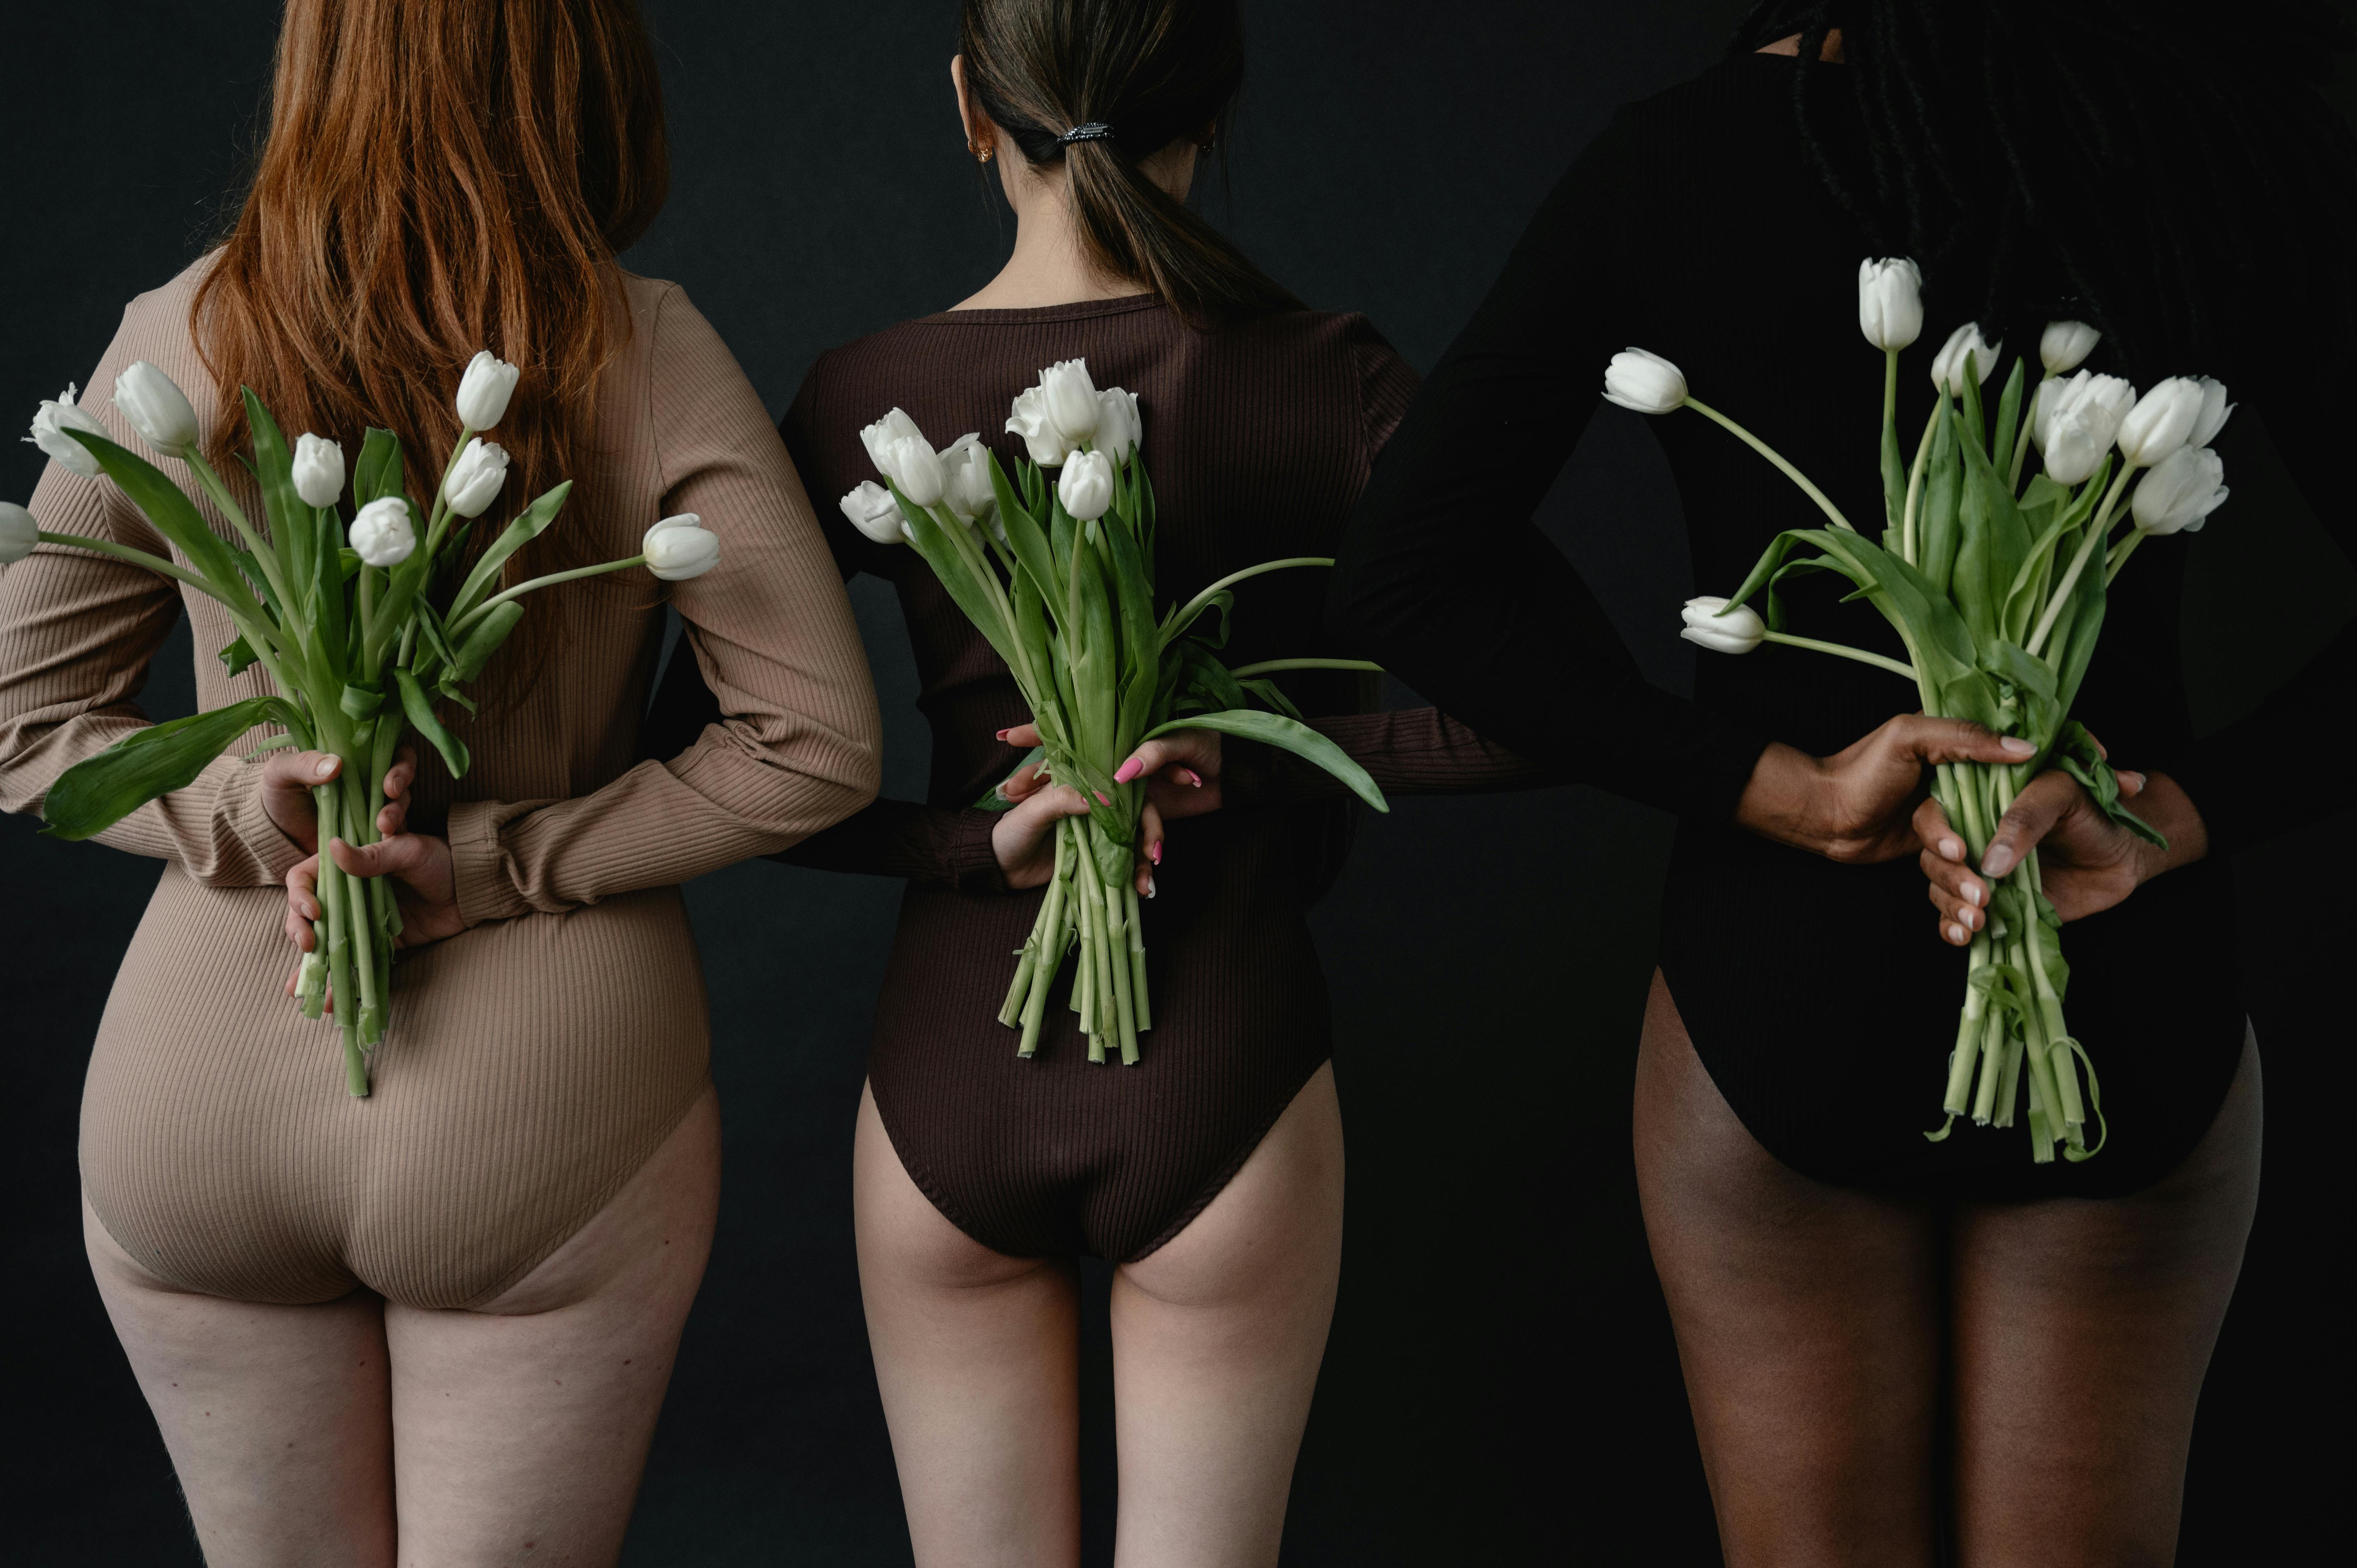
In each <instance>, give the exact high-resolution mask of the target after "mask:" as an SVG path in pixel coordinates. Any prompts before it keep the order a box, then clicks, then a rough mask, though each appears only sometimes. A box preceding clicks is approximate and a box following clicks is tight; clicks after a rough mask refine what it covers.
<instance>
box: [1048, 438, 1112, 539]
mask: <svg viewBox="0 0 2357 1568" xmlns="http://www.w3.org/2000/svg"><path fill="white" fill-rule="evenodd" d="M1056 499H1058V500H1060V501H1061V502H1063V503H1064V510H1066V511H1068V512H1070V513H1071V515H1072V516H1073V517H1074V518H1075V519H1076V520H1078V521H1082V522H1093V521H1096V520H1097V519H1098V518H1101V517H1103V515H1104V514H1105V509H1106V508H1107V507H1109V506H1111V505H1113V459H1112V458H1110V457H1108V456H1105V455H1104V454H1103V453H1102V452H1075V453H1073V454H1072V456H1071V460H1070V461H1068V462H1066V463H1065V465H1064V472H1063V474H1062V476H1061V477H1060V478H1058V479H1057V481H1056Z"/></svg>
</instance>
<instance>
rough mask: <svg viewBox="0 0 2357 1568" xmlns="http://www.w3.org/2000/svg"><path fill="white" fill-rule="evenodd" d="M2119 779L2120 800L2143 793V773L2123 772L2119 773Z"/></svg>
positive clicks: (2129, 798)
mask: <svg viewBox="0 0 2357 1568" xmlns="http://www.w3.org/2000/svg"><path fill="white" fill-rule="evenodd" d="M2119 780H2120V799H2121V800H2135V799H2136V797H2137V796H2138V795H2141V794H2143V793H2144V786H2145V777H2144V775H2143V774H2141V773H2123V774H2120V775H2119Z"/></svg>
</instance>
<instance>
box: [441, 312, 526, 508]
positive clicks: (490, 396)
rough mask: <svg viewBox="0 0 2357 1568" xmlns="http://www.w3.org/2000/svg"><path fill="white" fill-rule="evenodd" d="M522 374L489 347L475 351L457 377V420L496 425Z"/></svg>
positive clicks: (474, 427) (477, 426) (504, 414)
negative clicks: (463, 373) (464, 372)
mask: <svg viewBox="0 0 2357 1568" xmlns="http://www.w3.org/2000/svg"><path fill="white" fill-rule="evenodd" d="M522 374H523V372H522V371H519V370H517V369H516V368H515V367H514V366H513V365H511V364H509V363H508V362H507V361H506V360H502V359H500V357H499V356H498V355H496V354H494V353H492V352H491V351H490V349H483V350H482V351H481V352H480V353H478V354H477V355H476V356H475V357H474V358H473V359H472V360H468V364H467V373H466V374H465V375H464V376H461V377H460V378H459V379H458V397H457V404H458V423H459V424H463V425H465V426H466V427H467V428H468V429H469V430H490V429H492V428H494V427H495V426H497V425H498V424H499V422H500V420H502V419H505V418H506V417H507V416H508V400H509V399H510V398H511V397H513V396H515V389H516V381H517V380H518V379H519V378H521V377H522ZM469 515H472V514H471V513H470V514H469Z"/></svg>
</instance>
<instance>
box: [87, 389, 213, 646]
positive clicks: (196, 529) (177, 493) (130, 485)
mask: <svg viewBox="0 0 2357 1568" xmlns="http://www.w3.org/2000/svg"><path fill="white" fill-rule="evenodd" d="M66 434H67V435H70V436H72V437H73V438H74V439H75V440H77V441H79V442H81V444H82V445H83V446H86V447H88V448H89V449H90V455H91V456H93V457H95V458H97V459H98V466H99V467H101V468H102V469H104V470H105V471H106V477H107V478H110V479H113V481H114V483H115V486H116V488H117V489H121V490H122V491H123V493H124V495H126V496H128V497H130V498H131V503H132V504H133V505H134V506H135V507H137V508H138V509H139V510H140V511H141V512H142V513H143V514H145V517H146V519H147V521H149V522H151V523H153V524H154V525H155V528H156V532H158V533H160V534H162V535H163V536H164V537H165V539H167V541H169V542H171V544H172V545H173V547H174V548H176V549H178V551H179V553H181V554H182V555H184V556H186V557H187V558H188V564H189V565H191V566H193V567H195V568H196V570H197V571H198V572H199V574H200V575H203V576H204V578H205V579H206V580H207V581H208V582H210V583H211V584H212V585H213V587H214V589H215V590H216V591H217V592H219V593H221V594H222V595H224V596H227V597H228V598H229V599H230V600H231V602H232V603H235V602H236V601H237V600H239V599H240V598H243V599H244V600H245V601H246V602H247V603H249V604H251V603H253V596H252V595H250V594H248V593H247V592H246V591H245V588H244V582H243V575H242V573H241V571H240V570H239V565H238V558H237V552H236V551H234V550H232V549H231V548H230V545H229V542H227V541H226V540H224V539H222V538H221V535H219V534H217V533H215V532H213V531H212V529H211V528H210V526H208V525H207V523H206V522H205V520H204V515H203V514H202V513H201V512H199V511H198V510H197V505H196V503H195V502H194V501H192V500H190V499H188V497H187V496H186V495H185V494H183V493H182V491H181V489H180V487H179V486H178V485H176V484H174V483H173V482H172V481H171V480H170V479H168V478H165V477H164V473H163V470H162V469H160V468H158V467H156V465H154V464H153V463H150V462H149V461H147V459H145V457H142V456H139V455H138V454H137V453H135V452H132V451H128V450H126V449H124V447H121V446H116V445H115V444H114V443H113V442H112V441H109V440H108V439H107V438H106V437H105V436H103V435H91V433H90V432H88V431H86V430H69V431H67V432H66Z"/></svg>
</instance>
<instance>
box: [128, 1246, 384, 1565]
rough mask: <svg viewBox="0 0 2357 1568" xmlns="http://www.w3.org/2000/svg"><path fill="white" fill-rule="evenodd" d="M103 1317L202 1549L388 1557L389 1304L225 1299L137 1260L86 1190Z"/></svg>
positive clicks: (230, 1553)
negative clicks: (151, 1419) (159, 1437)
mask: <svg viewBox="0 0 2357 1568" xmlns="http://www.w3.org/2000/svg"><path fill="white" fill-rule="evenodd" d="M82 1234H83V1239H84V1241H85V1243H86V1245H87V1246H88V1249H89V1251H90V1262H91V1272H92V1273H95V1274H96V1275H97V1277H98V1293H99V1295H100V1296H101V1297H102V1299H103V1300H104V1301H105V1303H106V1314H107V1316H108V1317H110V1318H111V1319H113V1323H114V1332H115V1334H116V1336H117V1337H119V1338H121V1339H122V1341H123V1348H124V1354H126V1355H127V1356H129V1357H130V1359H131V1369H132V1371H133V1373H134V1374H135V1376H136V1377H137V1378H138V1380H139V1387H140V1391H142V1392H143V1393H145V1395H146V1396H147V1405H148V1408H149V1409H150V1410H152V1411H154V1412H156V1425H157V1426H158V1427H160V1428H162V1429H163V1434H164V1446H165V1447H166V1448H167V1449H168V1450H169V1451H170V1453H171V1455H172V1467H173V1469H174V1470H176V1471H178V1473H179V1477H180V1487H181V1489H182V1490H183V1491H184V1492H185V1493H186V1494H187V1497H188V1513H189V1516H190V1518H191V1519H192V1520H194V1521H195V1523H196V1528H197V1540H198V1541H199V1544H201V1545H202V1547H203V1549H204V1553H205V1557H206V1560H207V1561H209V1562H212V1563H236V1564H237V1565H238V1568H279V1565H281V1564H284V1565H285V1568H300V1565H305V1564H313V1563H339V1564H351V1565H353V1568H391V1564H392V1563H393V1422H392V1418H391V1415H390V1413H389V1406H390V1399H389V1396H388V1393H387V1384H386V1372H385V1362H386V1357H385V1343H384V1317H383V1312H382V1305H383V1304H382V1302H381V1301H379V1299H378V1298H377V1297H376V1296H374V1295H371V1294H369V1293H368V1292H366V1291H359V1292H355V1293H354V1294H351V1295H348V1296H346V1297H344V1298H343V1299H342V1300H340V1301H333V1302H328V1303H327V1304H325V1305H318V1306H273V1305H261V1304H257V1303H253V1302H243V1301H226V1300H223V1299H222V1298H221V1297H219V1296H210V1295H199V1294H193V1293H191V1292H188V1291H183V1290H180V1289H178V1288H177V1287H175V1286H172V1285H167V1284H166V1283H163V1282H162V1281H161V1280H158V1279H156V1277H155V1276H154V1275H153V1274H150V1273H147V1271H146V1270H145V1269H143V1268H141V1267H140V1266H139V1265H138V1264H137V1263H135V1262H132V1260H131V1258H130V1256H129V1254H127V1253H125V1252H124V1251H123V1249H122V1248H121V1247H119V1246H117V1245H116V1244H115V1242H114V1239H113V1237H111V1236H109V1235H108V1234H107V1233H106V1230H105V1228H104V1227H102V1225H100V1224H99V1222H98V1217H97V1215H95V1214H94V1213H92V1212H91V1208H90V1205H89V1203H88V1202H87V1201H85V1202H84V1203H83V1205H82Z"/></svg>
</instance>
